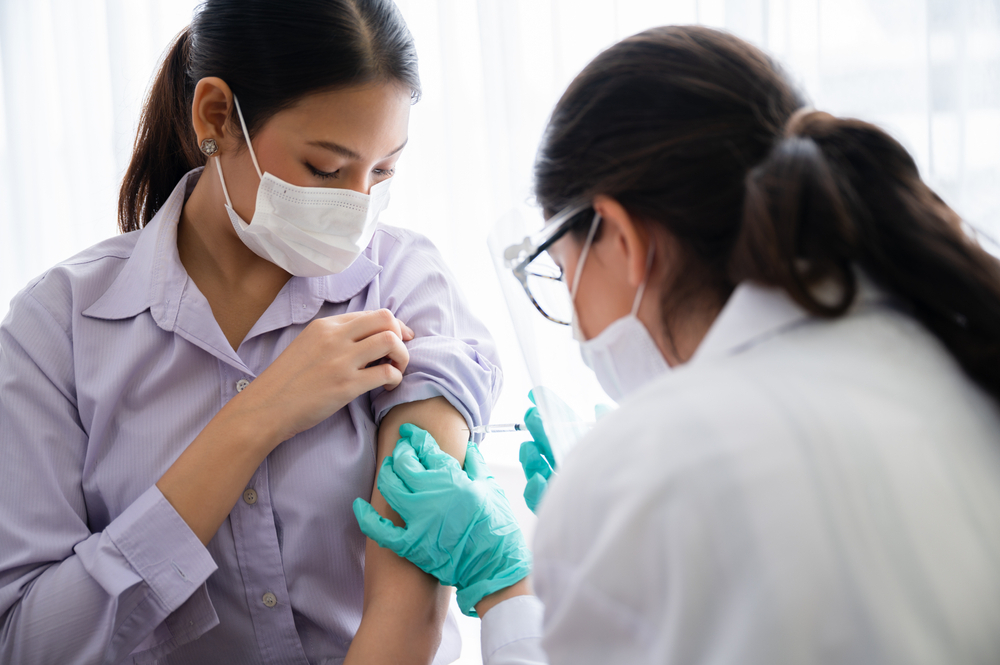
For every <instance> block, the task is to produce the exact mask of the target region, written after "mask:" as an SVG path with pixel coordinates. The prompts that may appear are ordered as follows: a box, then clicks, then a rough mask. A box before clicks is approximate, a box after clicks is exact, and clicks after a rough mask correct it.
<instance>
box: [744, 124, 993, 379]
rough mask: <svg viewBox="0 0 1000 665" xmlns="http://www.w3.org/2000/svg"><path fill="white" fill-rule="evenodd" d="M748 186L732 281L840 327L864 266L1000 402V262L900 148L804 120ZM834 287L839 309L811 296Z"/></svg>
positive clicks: (870, 132) (878, 134)
mask: <svg viewBox="0 0 1000 665" xmlns="http://www.w3.org/2000/svg"><path fill="white" fill-rule="evenodd" d="M745 188H746V192H745V198H744V208H743V223H742V226H741V231H740V234H739V236H738V238H737V241H736V244H735V246H734V250H733V254H732V258H731V261H730V274H731V278H732V280H733V282H734V283H736V282H739V281H740V280H743V279H751V280H756V281H759V282H762V283H766V284H771V285H774V286H778V287H781V288H783V289H784V290H786V291H787V292H788V293H789V294H790V295H791V296H792V297H793V298H794V299H795V300H796V302H798V303H799V304H800V305H801V306H802V307H804V308H805V309H807V310H808V311H810V312H811V313H813V314H816V315H818V316H824V317H834V316H837V315H839V314H842V313H843V312H844V311H845V310H846V309H847V308H848V307H849V306H850V305H851V303H852V302H853V300H854V296H855V292H856V284H855V280H854V272H853V270H852V266H857V267H859V268H860V269H861V270H862V271H864V273H865V274H866V275H868V276H869V277H870V278H872V279H873V280H874V281H875V282H876V283H878V284H879V285H880V286H882V287H883V288H885V289H886V290H888V291H889V292H891V293H893V294H895V295H896V296H897V297H899V298H900V299H901V300H902V301H903V302H904V303H905V304H906V306H907V307H908V308H909V309H910V311H911V313H912V315H913V316H914V317H915V318H916V319H917V320H919V321H920V322H921V323H922V324H923V325H924V326H925V327H926V328H927V329H928V330H930V331H931V332H932V333H933V334H934V335H936V336H937V338H938V339H939V340H941V342H942V343H943V344H944V345H945V346H946V347H947V348H948V350H949V351H950V352H951V354H952V355H953V356H954V357H955V358H956V359H957V360H958V362H959V364H961V366H962V367H963V368H964V369H965V371H966V372H967V373H968V374H969V376H971V377H972V378H973V380H975V381H976V382H977V383H979V384H980V385H981V386H982V387H983V388H985V389H986V390H987V391H988V392H989V393H991V394H992V395H993V396H994V397H996V398H1000V262H998V261H997V260H996V259H995V258H993V257H992V256H991V255H989V254H988V253H987V252H986V251H985V250H983V249H982V248H981V247H980V246H979V245H978V244H976V243H975V242H974V241H972V240H971V239H970V238H969V237H968V236H966V235H965V233H964V232H963V231H962V227H961V220H960V219H959V217H958V215H957V214H955V212H954V211H952V210H951V209H950V208H949V207H948V206H947V205H945V204H944V202H943V201H941V199H940V198H938V196H937V195H935V194H934V192H933V191H931V189H930V188H929V187H928V186H927V185H926V184H925V183H924V182H923V181H922V180H921V179H920V176H919V174H918V171H917V167H916V164H915V163H914V162H913V159H912V158H911V157H910V155H909V153H907V152H906V150H905V149H904V148H903V147H902V146H901V145H900V144H899V143H898V142H896V141H895V140H894V139H892V138H891V137H890V136H888V135H887V134H886V133H885V132H883V131H882V130H880V129H878V128H877V127H875V126H874V125H870V124H868V123H865V122H861V121H858V120H846V119H838V118H834V117H833V116H830V115H828V114H825V113H819V112H802V111H800V112H798V113H796V114H794V115H793V116H792V118H791V119H790V120H789V123H788V125H787V129H786V131H785V136H784V137H783V138H780V139H779V140H778V142H777V145H776V146H775V147H774V148H773V150H772V151H771V152H770V154H769V155H768V156H767V157H766V158H765V159H764V161H763V162H762V163H760V164H759V165H758V166H756V167H755V168H753V169H752V170H751V171H750V172H749V173H748V174H747V177H746V181H745ZM830 279H833V280H835V282H836V283H838V284H839V286H840V287H841V288H840V299H839V301H838V302H835V303H830V302H827V301H825V300H822V299H820V298H819V297H818V296H817V294H815V293H814V292H813V290H811V289H810V286H815V285H816V284H817V283H818V282H819V281H822V280H830Z"/></svg>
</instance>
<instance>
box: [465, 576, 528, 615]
mask: <svg viewBox="0 0 1000 665" xmlns="http://www.w3.org/2000/svg"><path fill="white" fill-rule="evenodd" d="M531 595H534V591H532V589H531V582H530V581H529V579H528V578H527V577H525V578H523V579H522V580H520V581H518V582H515V583H514V584H511V585H510V586H509V587H505V588H503V589H500V590H499V591H495V592H493V593H491V594H489V595H488V596H484V597H483V599H482V600H480V601H479V602H478V603H476V614H477V615H478V616H479V618H480V619H482V618H483V617H484V616H486V613H487V612H489V611H490V610H491V609H493V608H494V607H495V606H497V605H499V604H500V603H502V602H503V601H505V600H508V599H510V598H516V597H517V596H531Z"/></svg>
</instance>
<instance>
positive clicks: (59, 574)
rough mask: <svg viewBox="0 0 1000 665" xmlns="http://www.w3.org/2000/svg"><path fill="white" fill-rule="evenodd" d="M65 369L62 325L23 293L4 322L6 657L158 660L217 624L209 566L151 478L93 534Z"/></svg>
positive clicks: (0, 543) (0, 381)
mask: <svg viewBox="0 0 1000 665" xmlns="http://www.w3.org/2000/svg"><path fill="white" fill-rule="evenodd" d="M73 368H74V363H73V350H72V339H71V337H70V331H69V330H68V328H67V326H66V325H64V324H62V323H60V321H59V320H58V318H57V317H56V316H54V315H53V314H52V313H51V311H50V309H49V308H47V307H46V306H44V305H43V304H42V303H41V301H39V300H38V299H36V298H35V297H34V296H33V295H32V294H31V293H30V292H22V294H21V295H20V296H18V297H17V298H16V299H15V300H14V302H13V303H12V308H11V312H10V315H9V316H8V318H7V319H6V321H5V322H4V323H3V325H2V326H0V454H2V456H3V463H2V464H0V506H3V511H4V513H3V519H2V520H0V662H3V663H18V664H19V665H32V664H33V663H40V664H41V663H74V664H81V663H119V662H123V661H125V660H126V659H129V660H130V662H131V659H130V658H129V656H130V654H131V653H132V652H133V651H144V652H145V654H144V655H145V656H148V657H150V658H155V657H156V656H157V655H161V654H162V653H165V652H167V651H169V650H172V649H173V648H175V647H176V646H179V645H180V644H183V643H185V642H189V641H191V640H192V639H194V638H195V637H197V636H198V635H200V634H202V633H204V632H205V631H206V630H208V629H209V628H211V627H212V626H214V625H216V624H217V623H218V618H217V616H216V614H215V610H214V609H213V607H212V604H211V602H210V601H209V598H208V593H207V590H206V588H205V586H204V582H205V580H206V579H207V578H208V576H209V575H210V574H211V573H212V572H214V571H215V569H216V566H215V563H214V561H213V560H212V558H211V556H210V555H209V553H208V550H207V549H206V548H205V547H204V546H203V545H202V543H201V542H200V541H199V540H198V538H197V537H196V536H195V535H194V533H193V532H192V531H191V529H190V528H188V526H187V524H186V523H185V522H184V521H183V520H182V519H181V517H180V516H179V515H178V514H177V512H176V511H175V510H174V509H173V507H172V506H171V505H170V504H169V503H168V502H167V500H166V499H165V498H164V497H163V495H162V494H161V493H160V492H159V490H158V489H157V488H156V487H155V486H153V487H151V488H149V489H148V490H147V491H146V492H144V493H143V494H141V495H140V496H139V497H138V498H137V499H136V500H135V501H134V502H133V503H132V504H131V505H130V506H129V507H128V508H127V509H126V510H125V511H124V512H123V513H122V514H121V515H119V516H118V517H117V518H115V519H114V520H112V521H111V522H110V523H109V524H108V525H107V526H106V528H104V529H103V530H101V531H98V532H92V531H91V525H90V523H89V522H90V520H89V517H88V512H87V506H86V498H85V496H84V491H83V470H84V468H85V465H86V463H87V461H88V460H87V441H88V438H87V433H86V431H85V429H84V427H83V425H82V423H81V421H80V418H79V414H78V411H77V407H76V403H75V400H76V388H75V379H74V369H73ZM123 472H127V470H125V469H123ZM139 661H140V662H141V658H140V659H139Z"/></svg>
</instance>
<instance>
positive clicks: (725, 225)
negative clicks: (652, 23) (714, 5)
mask: <svg viewBox="0 0 1000 665" xmlns="http://www.w3.org/2000/svg"><path fill="white" fill-rule="evenodd" d="M535 194H536V197H537V198H538V200H539V202H540V203H541V204H542V206H543V208H544V209H545V210H546V212H547V213H548V214H552V213H554V212H556V211H558V210H560V209H561V208H563V207H565V206H566V205H569V204H571V203H576V202H579V201H589V200H593V198H594V197H595V196H597V195H599V194H604V195H607V196H609V197H612V198H614V199H615V200H617V201H618V202H619V203H621V205H622V206H624V207H625V209H626V210H628V211H629V213H630V214H631V215H633V216H634V217H636V218H637V219H639V220H641V221H642V222H643V223H646V224H650V225H655V226H659V227H661V228H664V229H666V230H667V231H668V232H669V233H670V234H671V235H672V236H673V237H674V238H676V239H677V241H678V244H679V245H680V247H681V248H682V249H681V252H682V254H683V256H681V257H680V259H679V261H678V263H677V265H676V266H674V268H673V270H672V271H671V275H670V277H669V278H670V279H671V280H673V281H672V283H671V288H670V289H666V290H667V291H669V292H670V294H668V295H667V299H665V300H664V302H663V303H662V305H663V307H662V312H663V317H664V322H665V323H666V325H667V329H668V330H669V329H670V327H671V324H672V322H674V321H675V320H676V318H675V317H676V314H677V313H678V311H679V306H680V304H681V302H682V300H683V298H685V297H686V296H688V295H691V294H694V293H698V294H711V295H714V296H715V297H717V298H718V301H719V303H720V304H721V303H722V302H725V300H726V299H728V297H729V294H730V293H731V292H732V289H733V288H734V286H735V285H736V284H738V283H739V282H741V281H743V280H754V281H757V282H760V283H763V284H767V285H772V286H777V287H780V288H782V289H784V290H785V291H787V292H788V293H789V294H790V295H791V297H793V298H794V299H795V301H796V302H798V303H799V304H800V305H801V306H803V307H804V308H805V309H806V310H808V311H809V312H811V313H813V314H815V315H818V316H823V317H835V316H839V315H841V314H843V313H844V312H845V311H846V310H847V309H848V307H850V305H851V304H852V302H853V301H854V297H855V294H856V290H857V286H856V284H855V273H854V268H855V267H857V268H860V269H861V270H862V271H863V272H864V273H865V274H866V275H868V276H869V277H871V278H872V279H873V280H875V281H876V283H878V284H879V285H881V286H882V287H883V288H885V289H887V290H888V291H890V292H892V293H894V294H896V296H897V297H899V298H900V299H901V300H902V301H903V302H904V303H905V304H906V305H907V307H908V308H909V309H910V311H911V312H912V314H913V315H914V316H915V317H916V318H917V319H918V320H919V321H920V322H921V323H923V324H924V325H925V326H926V327H927V328H928V329H929V330H930V331H932V332H933V333H934V334H935V335H936V336H937V337H938V338H939V339H940V340H941V341H942V342H943V343H944V344H945V345H946V346H947V348H948V349H949V350H950V352H951V353H952V354H953V355H954V357H955V358H956V359H957V360H958V362H959V363H960V364H961V365H962V367H963V368H964V369H965V371H966V372H967V373H968V374H969V375H970V376H971V377H972V378H973V379H974V380H975V381H977V382H978V383H979V384H980V385H982V386H983V387H984V388H985V389H986V390H988V391H989V392H990V393H991V394H992V395H994V397H997V398H1000V263H998V262H997V260H996V259H994V258H993V257H992V256H990V255H989V254H988V253H987V252H985V251H984V250H983V249H982V248H981V247H979V245H978V244H976V243H975V242H974V241H973V240H972V239H970V238H969V237H968V236H966V235H965V233H964V232H963V231H962V226H961V220H960V219H959V217H958V215H956V214H955V213H954V212H953V211H952V210H951V209H950V208H948V206H947V205H945V204H944V202H943V201H942V200H941V199H940V198H939V197H938V196H937V195H936V194H934V192H933V191H931V189H930V188H929V187H928V186H927V185H926V184H925V183H924V182H923V181H922V180H921V179H920V176H919V174H918V171H917V167H916V164H915V163H914V161H913V159H912V157H910V155H909V154H908V153H907V152H906V150H905V149H904V148H903V147H902V146H901V145H900V144H899V143H898V142H897V141H895V140H894V139H892V138H891V137H890V136H889V135H888V134H886V133H885V132H883V131H882V130H880V129H879V128H877V127H875V126H874V125H871V124H867V123H864V122H861V121H858V120H849V119H839V118H835V117H833V116H831V115H828V114H826V113H819V112H815V111H810V110H808V109H804V108H803V101H802V100H801V98H800V97H799V95H798V94H797V93H796V91H795V90H794V89H793V88H792V87H791V86H790V85H789V83H788V82H787V80H786V79H785V76H784V75H783V73H782V72H781V71H780V70H779V68H778V67H777V66H776V65H775V64H774V63H773V62H771V60H770V59H769V58H768V57H767V56H766V55H764V54H763V53H762V52H761V51H759V50H758V49H756V48H754V47H753V46H751V45H750V44H747V43H746V42H744V41H742V40H740V39H738V38H736V37H734V36H732V35H729V34H726V33H723V32H719V31H716V30H711V29H708V28H702V27H678V26H672V27H662V28H654V29H651V30H647V31H645V32H642V33H640V34H638V35H635V36H633V37H630V38H628V39H626V40H624V41H622V42H620V43H618V44H616V45H615V46H613V47H611V48H609V49H608V50H607V51H605V52H603V53H601V54H600V55H599V56H598V57H597V58H595V59H594V61H593V62H591V63H590V64H589V65H588V66H587V67H586V68H585V69H584V70H583V71H582V72H581V73H580V74H579V76H577V78H576V79H575V80H574V81H573V82H572V84H571V85H570V86H569V88H568V89H567V91H566V93H565V94H564V95H563V97H562V99H560V101H559V103H558V105H557V106H556V108H555V110H554V111H553V114H552V118H551V120H550V122H549V125H548V129H547V131H546V135H545V138H544V140H543V143H542V146H541V148H540V150H539V155H538V159H537V162H536V165H535ZM584 226H585V225H581V226H580V228H583V227H584ZM830 279H833V280H835V281H836V283H837V284H838V285H839V286H840V287H841V288H840V294H841V297H840V299H839V301H837V302H834V303H831V302H829V301H827V300H823V299H821V298H820V297H818V296H817V295H816V293H815V292H814V290H813V289H812V288H811V287H814V286H815V285H816V284H817V283H818V282H819V281H821V280H830ZM678 294H680V295H678Z"/></svg>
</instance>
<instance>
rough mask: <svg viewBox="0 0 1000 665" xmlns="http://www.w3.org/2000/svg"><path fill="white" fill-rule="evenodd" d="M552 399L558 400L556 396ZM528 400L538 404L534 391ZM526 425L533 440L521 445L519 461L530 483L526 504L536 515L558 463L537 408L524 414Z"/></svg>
mask: <svg viewBox="0 0 1000 665" xmlns="http://www.w3.org/2000/svg"><path fill="white" fill-rule="evenodd" d="M539 390H543V388H541V387H539ZM550 392H551V391H550ZM551 397H552V398H554V399H556V400H558V398H556V397H555V395H552V396H551ZM528 399H530V400H531V403H532V404H537V402H536V401H535V391H534V390H531V391H530V392H529V393H528ZM567 408H569V407H567ZM524 424H525V426H527V428H528V431H529V432H531V437H532V440H531V441H525V442H524V443H522V444H521V450H520V452H519V453H518V459H519V460H520V462H521V468H522V469H524V477H525V478H526V479H527V481H528V484H527V485H525V486H524V502H525V503H526V504H528V508H530V509H531V512H533V513H534V512H538V511H537V508H538V504H539V503H540V502H541V500H542V495H543V494H545V490H547V489H548V487H549V478H551V477H552V473H553V472H554V471H555V468H556V461H555V457H553V455H552V445H551V444H550V443H549V437H548V435H547V434H545V428H544V427H543V426H542V414H540V413H539V412H538V407H537V406H533V407H531V408H530V409H528V411H527V413H525V414H524Z"/></svg>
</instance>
